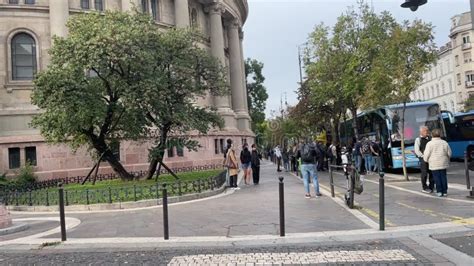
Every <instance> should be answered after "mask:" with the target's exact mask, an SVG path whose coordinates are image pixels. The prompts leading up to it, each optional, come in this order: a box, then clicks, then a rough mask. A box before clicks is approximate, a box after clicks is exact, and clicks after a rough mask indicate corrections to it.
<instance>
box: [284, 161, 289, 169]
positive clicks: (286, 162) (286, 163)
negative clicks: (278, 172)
mask: <svg viewBox="0 0 474 266" xmlns="http://www.w3.org/2000/svg"><path fill="white" fill-rule="evenodd" d="M283 167H284V168H285V170H286V171H290V160H283Z"/></svg>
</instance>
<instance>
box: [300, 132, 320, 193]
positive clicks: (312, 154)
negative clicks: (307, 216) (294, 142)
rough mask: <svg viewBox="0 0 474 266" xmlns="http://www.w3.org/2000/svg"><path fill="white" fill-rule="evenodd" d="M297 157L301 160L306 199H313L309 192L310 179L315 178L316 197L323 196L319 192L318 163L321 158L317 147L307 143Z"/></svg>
mask: <svg viewBox="0 0 474 266" xmlns="http://www.w3.org/2000/svg"><path fill="white" fill-rule="evenodd" d="M296 157H297V158H298V159H301V176H302V178H303V183H304V189H305V192H306V194H305V198H307V199H309V198H311V193H310V190H309V180H310V178H313V184H314V190H315V192H316V193H315V197H316V198H317V197H320V196H322V195H321V193H320V192H319V182H318V172H317V169H316V163H317V162H318V159H319V157H320V154H319V150H318V148H317V146H316V145H315V144H313V143H311V142H310V141H307V142H306V143H305V144H303V145H301V147H300V149H299V150H298V153H297V155H296Z"/></svg>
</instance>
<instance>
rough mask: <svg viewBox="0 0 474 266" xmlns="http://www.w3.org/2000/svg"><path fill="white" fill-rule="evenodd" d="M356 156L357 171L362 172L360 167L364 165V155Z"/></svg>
mask: <svg viewBox="0 0 474 266" xmlns="http://www.w3.org/2000/svg"><path fill="white" fill-rule="evenodd" d="M354 157H355V158H354V159H355V167H356V169H357V171H359V172H360V167H361V166H362V155H356V156H354Z"/></svg>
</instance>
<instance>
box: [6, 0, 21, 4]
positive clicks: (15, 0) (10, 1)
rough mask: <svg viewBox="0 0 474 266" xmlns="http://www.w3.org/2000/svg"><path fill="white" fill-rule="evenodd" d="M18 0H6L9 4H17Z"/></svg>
mask: <svg viewBox="0 0 474 266" xmlns="http://www.w3.org/2000/svg"><path fill="white" fill-rule="evenodd" d="M18 2H19V0H8V3H9V4H18Z"/></svg>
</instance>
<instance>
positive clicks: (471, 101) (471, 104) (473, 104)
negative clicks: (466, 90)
mask: <svg viewBox="0 0 474 266" xmlns="http://www.w3.org/2000/svg"><path fill="white" fill-rule="evenodd" d="M472 110H474V94H470V95H469V98H467V100H466V102H465V103H464V112H469V111H472Z"/></svg>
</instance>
